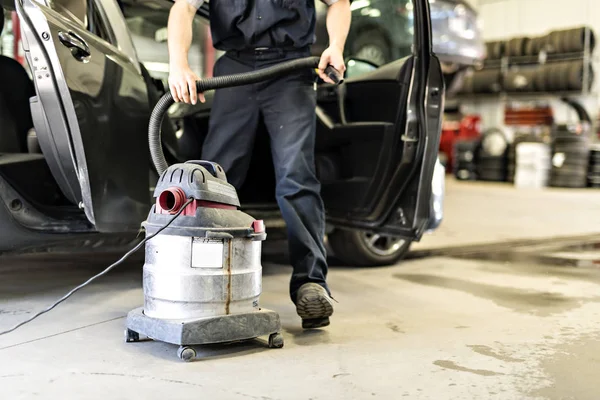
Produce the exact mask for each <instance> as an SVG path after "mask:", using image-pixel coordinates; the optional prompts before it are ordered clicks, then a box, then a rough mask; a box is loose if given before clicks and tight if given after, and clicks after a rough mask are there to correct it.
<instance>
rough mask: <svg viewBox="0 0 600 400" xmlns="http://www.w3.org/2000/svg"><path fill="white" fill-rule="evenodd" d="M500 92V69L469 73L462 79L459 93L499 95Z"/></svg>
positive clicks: (485, 69)
mask: <svg viewBox="0 0 600 400" xmlns="http://www.w3.org/2000/svg"><path fill="white" fill-rule="evenodd" d="M501 90H502V71H501V70H500V68H484V69H481V70H475V71H470V72H469V73H467V74H466V75H465V76H464V78H463V84H462V87H461V90H460V93H499V92H500V91H501Z"/></svg>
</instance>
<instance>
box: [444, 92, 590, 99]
mask: <svg viewBox="0 0 600 400" xmlns="http://www.w3.org/2000/svg"><path fill="white" fill-rule="evenodd" d="M590 95H596V94H595V93H594V92H587V93H585V92H583V91H580V90H571V91H566V92H510V93H509V92H499V93H460V94H457V95H456V96H454V97H451V98H449V99H452V100H468V99H482V98H483V99H485V98H489V99H497V98H502V97H506V98H535V97H557V98H558V97H580V96H590Z"/></svg>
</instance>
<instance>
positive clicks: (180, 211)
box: [0, 198, 194, 336]
mask: <svg viewBox="0 0 600 400" xmlns="http://www.w3.org/2000/svg"><path fill="white" fill-rule="evenodd" d="M193 200H194V199H193V198H190V199H188V201H187V202H186V203H185V204H184V205H183V206H182V207H181V209H180V210H179V211H178V212H177V214H175V215H174V216H173V218H171V219H170V220H169V222H167V223H166V224H165V225H163V226H162V227H161V228H160V229H159V230H157V231H156V232H155V233H153V234H151V235H150V236H147V237H146V238H145V239H144V240H142V241H141V242H140V243H138V244H137V245H136V246H135V247H134V248H133V249H131V250H129V251H128V252H127V253H125V255H124V256H123V257H121V258H120V259H119V260H118V261H116V262H115V263H113V264H111V265H110V266H108V267H107V268H106V269H105V270H104V271H102V272H100V273H99V274H97V275H94V276H93V277H91V278H90V279H88V280H87V281H85V282H84V283H82V284H81V285H79V286H77V287H75V288H73V289H72V290H71V291H70V292H69V293H67V294H65V295H64V296H63V297H61V298H60V299H59V300H57V301H56V302H55V303H54V304H52V305H51V306H50V307H48V308H46V309H45V310H42V311H40V312H38V313H37V314H35V315H34V316H32V317H31V318H29V319H27V320H25V321H23V322H19V323H18V324H17V325H15V326H13V327H12V328H10V329H8V330H6V331H3V332H0V336H2V335H6V334H7V333H10V332H13V331H15V330H17V329H18V328H20V327H22V326H23V325H25V324H28V323H30V322H31V321H33V320H34V319H36V318H37V317H39V316H41V315H44V314H46V313H47V312H48V311H51V310H53V309H54V308H55V307H56V306H58V305H59V304H60V303H62V302H63V301H65V300H67V299H68V298H69V297H71V296H72V295H73V294H75V292H77V291H79V290H80V289H82V288H84V287H86V286H87V285H89V284H90V283H92V282H93V281H95V280H96V279H98V278H100V277H101V276H104V275H106V274H107V273H109V272H110V271H111V270H113V269H114V268H115V267H117V266H119V265H120V264H122V263H123V262H124V261H125V260H127V258H129V256H131V255H132V254H133V253H135V252H136V251H138V250H139V249H140V248H141V247H142V246H143V245H144V244H146V242H147V241H149V240H150V239H152V238H153V237H155V236H156V235H158V234H159V233H161V232H162V231H163V230H165V229H167V228H168V227H169V225H171V224H172V223H173V221H175V219H177V217H179V216H180V215H181V213H182V212H183V210H185V208H186V207H187V206H188V205H189V204H190V203H191V202H192V201H193Z"/></svg>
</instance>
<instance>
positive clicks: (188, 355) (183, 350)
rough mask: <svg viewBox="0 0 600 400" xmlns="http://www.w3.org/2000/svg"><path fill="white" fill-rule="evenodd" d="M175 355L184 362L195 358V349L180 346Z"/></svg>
mask: <svg viewBox="0 0 600 400" xmlns="http://www.w3.org/2000/svg"><path fill="white" fill-rule="evenodd" d="M177 357H179V358H180V359H182V360H183V361H185V362H190V361H192V360H193V359H194V358H196V350H194V349H192V348H191V347H187V346H181V347H180V348H179V350H177Z"/></svg>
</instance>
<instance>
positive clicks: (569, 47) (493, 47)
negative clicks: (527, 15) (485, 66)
mask: <svg viewBox="0 0 600 400" xmlns="http://www.w3.org/2000/svg"><path fill="white" fill-rule="evenodd" d="M586 29H589V45H590V47H589V50H590V54H591V53H592V52H593V51H594V48H595V47H596V36H595V34H594V31H593V30H592V29H591V28H588V27H585V26H581V27H577V28H572V29H562V30H556V31H552V32H550V33H548V34H546V35H542V36H537V37H525V36H521V37H514V38H511V39H509V40H504V41H502V40H500V41H492V42H487V43H486V48H487V59H488V60H499V59H501V58H502V57H524V56H538V55H539V54H540V53H541V52H545V53H547V54H571V53H582V52H584V51H585V39H586V38H585V36H586Z"/></svg>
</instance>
